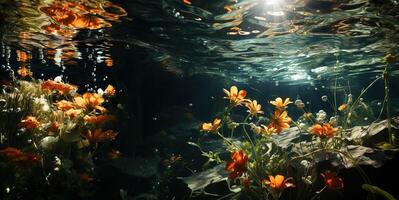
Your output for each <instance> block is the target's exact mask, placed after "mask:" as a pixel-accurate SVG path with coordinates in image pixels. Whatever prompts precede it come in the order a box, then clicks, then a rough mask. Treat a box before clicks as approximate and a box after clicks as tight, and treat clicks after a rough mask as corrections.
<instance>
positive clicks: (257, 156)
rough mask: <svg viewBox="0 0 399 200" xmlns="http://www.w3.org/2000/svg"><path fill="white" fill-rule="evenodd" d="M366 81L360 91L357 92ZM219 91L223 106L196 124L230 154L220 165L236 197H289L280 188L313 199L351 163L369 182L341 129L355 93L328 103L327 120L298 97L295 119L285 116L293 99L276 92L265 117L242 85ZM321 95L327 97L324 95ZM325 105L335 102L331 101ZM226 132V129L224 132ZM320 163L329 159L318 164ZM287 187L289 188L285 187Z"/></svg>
mask: <svg viewBox="0 0 399 200" xmlns="http://www.w3.org/2000/svg"><path fill="white" fill-rule="evenodd" d="M373 83H374V82H372V84H373ZM372 84H370V85H369V86H368V87H367V88H366V89H364V90H362V92H361V93H360V96H361V95H362V94H364V93H365V91H367V89H368V88H369V87H370V86H371V85H372ZM223 91H224V93H225V94H226V96H225V97H224V98H225V99H227V100H228V102H229V103H228V106H226V107H225V109H224V111H223V112H221V113H220V114H218V115H217V116H216V117H215V118H214V120H213V122H212V123H207V122H205V123H203V124H202V126H201V128H200V129H201V131H202V132H206V133H209V134H212V135H216V136H219V137H220V138H221V139H222V141H223V144H224V145H225V147H226V149H227V151H228V152H230V154H231V155H230V159H229V160H228V161H226V163H225V167H224V169H225V170H226V172H227V174H228V182H229V183H230V184H229V185H231V184H233V185H234V184H237V185H238V186H241V187H239V189H238V190H237V189H232V188H230V190H231V191H234V192H233V193H234V194H233V196H235V197H236V198H240V196H241V195H246V196H251V198H252V199H274V200H277V199H280V198H283V199H289V197H290V195H288V194H286V193H292V192H296V193H297V196H296V199H314V198H317V197H318V196H319V195H320V194H321V193H322V192H323V193H324V192H325V193H327V192H334V191H336V190H341V189H343V188H344V182H345V180H343V178H341V177H339V175H338V174H339V170H340V169H341V168H342V167H355V169H357V170H358V172H359V174H360V175H361V177H362V178H363V180H364V182H365V183H366V184H370V180H369V178H368V177H367V175H366V174H365V173H364V171H363V170H362V169H361V168H360V166H359V164H358V163H359V162H358V160H357V159H358V158H354V156H353V155H352V154H353V153H355V154H356V155H358V153H356V151H354V150H353V149H352V148H353V145H355V144H356V143H354V141H352V140H348V139H347V138H346V137H347V135H346V134H347V133H348V132H350V131H351V129H350V127H348V120H351V119H352V117H353V116H351V115H355V114H356V112H355V110H357V109H359V108H358V105H359V103H360V100H359V99H360V97H358V99H356V100H355V101H353V100H352V98H353V97H352V95H351V96H350V97H349V98H350V99H349V98H348V99H347V102H346V103H344V104H342V105H340V106H338V107H333V110H334V111H335V113H334V115H333V116H332V117H331V118H330V119H329V120H328V118H327V116H328V114H327V113H326V112H325V111H323V110H320V111H319V112H317V113H316V114H312V113H311V112H310V111H306V110H305V109H306V108H305V105H304V104H303V102H302V100H300V99H297V100H296V101H295V105H296V106H297V108H298V109H299V110H302V111H303V115H302V116H300V117H299V118H298V119H297V120H296V121H295V120H293V119H292V118H291V117H290V116H289V115H288V111H287V108H288V106H289V104H291V103H293V102H291V101H290V99H289V98H286V99H285V100H283V98H280V97H278V98H276V99H275V100H271V101H269V103H270V104H271V105H272V106H273V107H274V111H273V112H272V113H271V114H270V117H269V118H266V117H264V116H262V115H264V112H263V111H262V110H261V109H262V106H261V105H260V104H259V103H258V101H257V100H253V99H250V98H248V97H247V92H246V91H245V90H238V88H237V87H236V86H232V87H231V88H230V91H229V90H226V89H223ZM321 100H322V101H324V102H328V98H327V97H325V98H323V97H322V99H321ZM330 105H332V106H333V105H335V106H336V105H337V103H336V102H334V104H332V103H331V104H330ZM360 105H361V104H360ZM241 108H244V109H246V113H247V115H246V116H244V117H239V116H238V115H237V113H243V112H241V111H238V110H239V109H241ZM235 110H237V111H235ZM234 111H235V112H234ZM336 111H340V113H338V112H336ZM233 112H234V114H233ZM340 119H341V120H340ZM353 119H354V118H353ZM228 131H230V134H226V132H228ZM233 133H235V136H236V137H234V134H233ZM344 133H346V134H344ZM190 144H192V145H194V146H197V147H198V148H199V149H200V150H201V151H202V152H203V153H202V155H203V156H206V157H208V158H209V161H210V160H212V161H218V162H215V164H218V163H220V162H221V159H220V158H219V155H218V154H212V153H206V152H204V151H203V150H202V149H201V147H200V145H198V144H195V143H192V142H190ZM215 156H216V157H217V158H215ZM209 161H208V162H207V165H209ZM320 162H327V163H330V164H329V165H328V166H327V167H326V166H324V167H322V166H320V165H319V163H320ZM331 163H334V165H333V164H331ZM222 165H223V164H222ZM317 174H319V175H317ZM286 177H289V178H286ZM190 180H191V179H190ZM318 180H319V181H318ZM191 182H192V180H191ZM317 182H323V183H324V186H322V187H321V188H320V186H319V185H318V184H316V183H317ZM290 188H295V189H293V190H292V191H290ZM326 188H328V190H325V189H326ZM228 196H229V197H231V196H232V194H228ZM226 197H227V196H226Z"/></svg>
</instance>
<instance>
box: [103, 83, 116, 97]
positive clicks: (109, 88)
mask: <svg viewBox="0 0 399 200" xmlns="http://www.w3.org/2000/svg"><path fill="white" fill-rule="evenodd" d="M115 92H116V91H115V88H114V86H112V85H108V86H107V88H105V94H107V95H108V96H115Z"/></svg>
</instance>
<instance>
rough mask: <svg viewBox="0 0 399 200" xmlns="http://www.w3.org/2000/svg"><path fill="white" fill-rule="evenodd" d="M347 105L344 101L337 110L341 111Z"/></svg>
mask: <svg viewBox="0 0 399 200" xmlns="http://www.w3.org/2000/svg"><path fill="white" fill-rule="evenodd" d="M348 107H349V106H348V104H346V103H344V104H342V105H340V106H339V107H338V110H339V111H341V112H342V111H344V110H346V109H347V108H348Z"/></svg>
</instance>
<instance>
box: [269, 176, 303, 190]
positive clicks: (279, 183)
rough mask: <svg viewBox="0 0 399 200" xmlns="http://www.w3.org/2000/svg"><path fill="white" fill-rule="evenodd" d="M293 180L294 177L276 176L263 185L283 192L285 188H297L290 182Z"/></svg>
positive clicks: (270, 177)
mask: <svg viewBox="0 0 399 200" xmlns="http://www.w3.org/2000/svg"><path fill="white" fill-rule="evenodd" d="M291 180H292V177H290V178H285V177H284V176H283V175H276V176H275V177H274V176H269V180H267V179H265V180H263V183H265V184H266V185H268V186H269V187H270V188H273V189H275V190H283V189H285V188H289V187H295V185H294V184H293V183H290V182H288V181H291Z"/></svg>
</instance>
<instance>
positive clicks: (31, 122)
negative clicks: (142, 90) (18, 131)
mask: <svg viewBox="0 0 399 200" xmlns="http://www.w3.org/2000/svg"><path fill="white" fill-rule="evenodd" d="M39 125H40V122H39V121H37V119H36V117H33V116H27V117H26V118H25V119H24V120H22V121H21V123H19V126H20V127H22V128H26V129H28V130H32V129H35V128H37V127H39Z"/></svg>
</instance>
